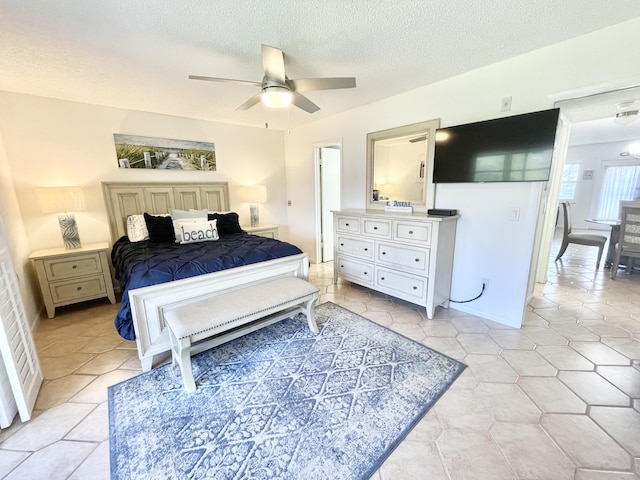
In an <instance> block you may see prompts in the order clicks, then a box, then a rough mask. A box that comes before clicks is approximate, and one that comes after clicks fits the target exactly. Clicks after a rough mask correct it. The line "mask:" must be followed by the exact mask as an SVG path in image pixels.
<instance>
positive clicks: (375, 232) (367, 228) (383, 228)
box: [363, 218, 391, 238]
mask: <svg viewBox="0 0 640 480" xmlns="http://www.w3.org/2000/svg"><path fill="white" fill-rule="evenodd" d="M363 224H364V232H363V233H364V234H365V235H371V236H374V237H380V238H391V221H390V220H379V219H377V218H364V219H363Z"/></svg>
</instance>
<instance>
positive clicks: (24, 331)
mask: <svg viewBox="0 0 640 480" xmlns="http://www.w3.org/2000/svg"><path fill="white" fill-rule="evenodd" d="M0 353H1V354H2V362H3V365H4V370H2V371H1V372H0V373H1V374H4V377H5V378H4V380H5V381H4V382H3V379H2V378H1V376H2V375H0V384H4V386H5V388H1V389H0V395H2V397H3V402H2V404H3V405H4V407H5V412H4V414H3V415H2V417H4V418H3V421H6V420H7V419H8V420H9V424H10V423H11V420H13V417H14V416H15V409H16V408H17V410H18V412H19V413H20V419H21V420H22V421H23V422H26V421H27V420H29V419H30V418H31V412H32V411H33V406H34V404H35V403H36V397H37V395H38V391H39V389H40V385H41V384H42V370H41V369H40V362H39V360H38V354H37V352H36V346H35V343H34V341H33V337H32V336H31V330H30V329H29V324H28V322H27V318H26V315H25V312H24V306H23V304H22V298H21V297H20V291H19V289H18V281H17V278H16V274H15V271H14V269H13V264H12V263H11V257H10V256H9V249H8V247H7V243H6V240H5V236H4V229H3V227H2V219H1V218H0ZM7 379H8V385H9V386H10V390H9V388H7V382H6V380H7ZM11 394H12V396H13V399H11V398H9V395H11ZM2 426H3V427H5V426H8V425H2Z"/></svg>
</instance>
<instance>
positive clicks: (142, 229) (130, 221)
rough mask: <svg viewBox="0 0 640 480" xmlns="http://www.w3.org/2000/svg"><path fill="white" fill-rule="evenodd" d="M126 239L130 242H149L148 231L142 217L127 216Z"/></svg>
mask: <svg viewBox="0 0 640 480" xmlns="http://www.w3.org/2000/svg"><path fill="white" fill-rule="evenodd" d="M127 237H129V241H130V242H141V241H142V240H149V230H147V223H146V222H145V221H144V215H129V216H128V217H127Z"/></svg>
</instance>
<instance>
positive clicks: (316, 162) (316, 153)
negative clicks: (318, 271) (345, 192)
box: [313, 138, 343, 263]
mask: <svg viewBox="0 0 640 480" xmlns="http://www.w3.org/2000/svg"><path fill="white" fill-rule="evenodd" d="M327 147H338V150H339V151H340V155H339V160H338V161H339V162H340V167H339V169H340V176H339V178H338V184H339V186H338V190H339V192H340V198H341V199H342V164H343V162H342V138H336V139H329V140H325V141H322V142H318V143H314V144H313V176H314V204H315V216H316V242H315V243H316V255H315V258H316V263H322V235H323V234H325V235H326V233H325V232H323V231H322V178H321V173H320V160H321V158H320V150H321V149H322V148H327ZM341 201H342V200H341ZM331 234H333V232H331Z"/></svg>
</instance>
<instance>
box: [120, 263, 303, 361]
mask: <svg viewBox="0 0 640 480" xmlns="http://www.w3.org/2000/svg"><path fill="white" fill-rule="evenodd" d="M288 276H294V277H299V278H303V279H305V280H307V279H308V278H309V258H308V255H307V254H306V253H300V254H298V255H291V256H289V257H283V258H277V259H275V260H269V261H266V262H260V263H254V264H251V265H245V266H243V267H237V268H230V269H228V270H222V271H220V272H214V273H208V274H206V275H199V276H197V277H190V278H185V279H183V280H176V281H174V282H168V283H161V284H159V285H151V286H149V287H144V288H137V289H135V290H130V291H129V301H130V303H131V314H132V316H133V326H134V329H135V332H136V343H137V346H138V356H139V357H140V361H141V363H142V371H143V372H147V371H149V370H151V367H152V366H153V357H154V356H155V355H158V354H161V353H164V352H170V351H171V342H170V340H169V334H168V332H167V329H166V326H165V321H164V312H165V311H166V310H169V309H172V308H176V307H178V306H180V305H183V304H185V303H188V302H191V301H193V300H196V299H203V298H206V297H209V296H214V295H216V293H217V292H221V291H223V290H224V291H230V290H233V289H235V288H241V287H243V286H247V285H251V284H255V283H260V282H262V281H265V280H267V279H269V280H271V279H275V278H280V277H288ZM247 301H250V299H247Z"/></svg>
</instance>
